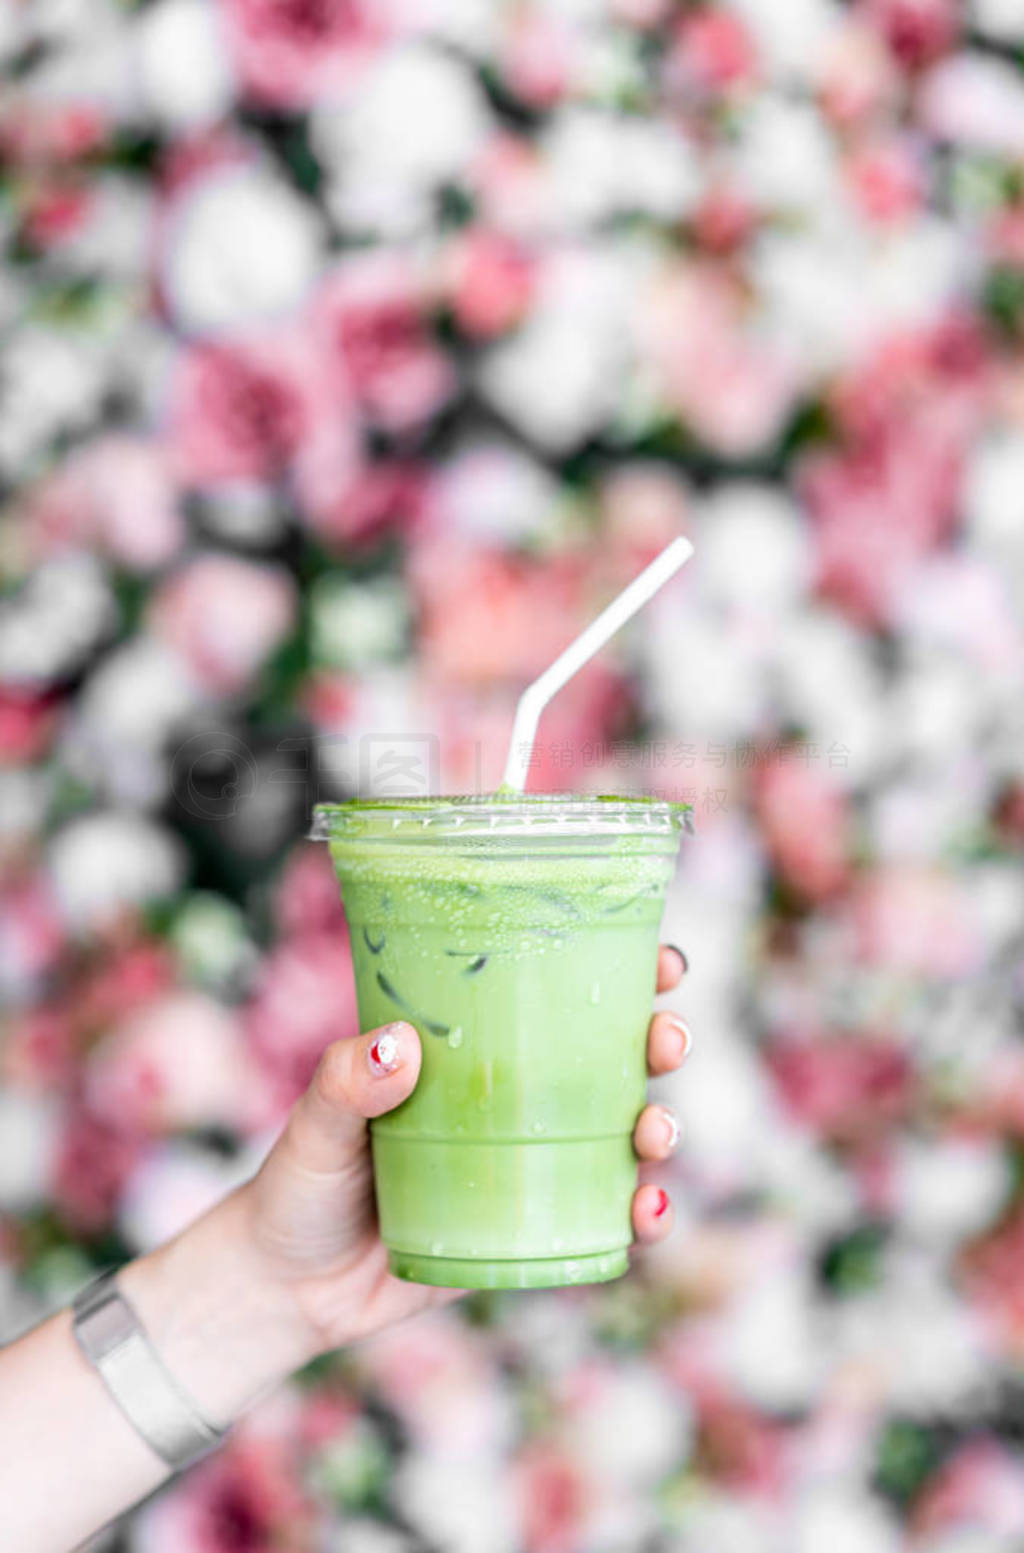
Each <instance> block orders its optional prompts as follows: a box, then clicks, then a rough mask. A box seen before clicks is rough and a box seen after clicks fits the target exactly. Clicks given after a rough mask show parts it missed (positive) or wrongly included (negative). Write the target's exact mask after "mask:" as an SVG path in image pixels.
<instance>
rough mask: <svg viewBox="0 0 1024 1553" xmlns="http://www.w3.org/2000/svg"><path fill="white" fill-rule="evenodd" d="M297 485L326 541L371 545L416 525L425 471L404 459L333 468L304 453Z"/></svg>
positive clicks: (311, 524)
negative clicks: (386, 536)
mask: <svg viewBox="0 0 1024 1553" xmlns="http://www.w3.org/2000/svg"><path fill="white" fill-rule="evenodd" d="M295 483H296V489H297V491H298V494H299V499H300V501H301V502H302V506H303V509H304V512H305V516H306V521H307V523H308V525H309V527H310V528H311V529H313V530H314V531H315V532H316V533H317V534H319V535H320V536H321V538H322V539H323V540H324V541H325V542H326V543H327V544H329V545H342V546H346V545H370V544H374V543H376V542H378V541H379V540H381V539H382V538H383V537H384V536H385V535H387V534H390V533H398V534H402V533H408V532H409V531H410V530H411V529H413V528H415V527H416V525H417V524H418V522H419V520H420V516H421V514H422V511H423V504H424V500H425V494H426V483H427V471H426V469H425V468H424V467H423V466H421V465H419V464H415V463H409V462H406V461H393V462H389V461H380V462H374V463H372V464H360V463H358V462H356V461H355V459H353V461H352V462H351V464H348V465H346V466H345V467H342V463H341V462H340V461H339V462H337V463H334V464H333V466H332V465H330V464H320V463H318V461H317V459H316V456H315V454H314V455H312V456H307V455H306V454H305V453H304V454H303V455H302V456H301V457H300V460H299V463H298V466H297V468H296V478H295Z"/></svg>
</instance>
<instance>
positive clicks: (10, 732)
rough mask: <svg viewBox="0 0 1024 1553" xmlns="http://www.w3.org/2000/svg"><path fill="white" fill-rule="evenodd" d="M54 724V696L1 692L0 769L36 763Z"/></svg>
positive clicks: (46, 743)
mask: <svg viewBox="0 0 1024 1553" xmlns="http://www.w3.org/2000/svg"><path fill="white" fill-rule="evenodd" d="M56 720H57V704H56V700H55V698H54V697H53V696H49V695H29V694H27V693H26V694H20V695H19V694H18V693H17V692H15V691H11V690H5V689H0V766H6V765H19V766H20V765H27V764H29V763H30V762H31V761H34V760H37V759H38V758H39V756H40V755H41V754H42V753H43V752H44V750H45V749H46V748H47V746H48V744H49V743H50V739H51V737H52V735H53V732H54V728H55V725H56Z"/></svg>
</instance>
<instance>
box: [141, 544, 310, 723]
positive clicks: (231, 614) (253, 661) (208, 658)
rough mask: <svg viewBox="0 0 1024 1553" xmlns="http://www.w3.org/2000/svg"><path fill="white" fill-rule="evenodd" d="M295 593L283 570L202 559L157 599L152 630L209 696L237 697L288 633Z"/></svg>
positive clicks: (226, 559) (214, 556)
mask: <svg viewBox="0 0 1024 1553" xmlns="http://www.w3.org/2000/svg"><path fill="white" fill-rule="evenodd" d="M295 609H296V600H295V589H294V585H293V583H292V581H291V578H290V577H289V576H288V575H287V573H286V572H284V571H283V570H282V569H281V568H279V567H276V566H266V565H263V564H261V563H258V562H255V561H243V560H241V559H239V558H237V557H234V556H227V555H217V554H214V553H212V552H211V553H207V554H205V555H202V556H199V557H197V558H196V559H195V560H192V561H189V562H188V563H187V565H185V566H183V567H182V568H181V569H180V570H179V571H177V572H176V573H175V574H174V575H173V576H171V577H169V578H168V579H167V581H166V582H164V583H163V584H162V585H161V586H160V588H159V589H158V590H157V591H156V593H155V595H154V597H153V600H152V602H151V605H150V623H151V625H152V628H153V630H154V631H155V632H156V633H157V635H159V636H162V637H163V638H164V640H165V641H167V642H169V643H170V644H171V646H172V647H174V648H176V649H177V651H178V652H179V653H180V654H181V656H182V658H183V659H184V660H185V661H186V662H187V663H188V664H189V666H190V667H191V668H192V669H193V670H194V672H195V673H196V675H197V676H198V677H199V679H200V680H201V681H202V683H203V684H204V685H206V686H208V687H209V688H210V689H211V690H213V691H219V692H222V693H230V692H232V691H235V690H240V689H241V688H242V686H243V685H245V683H246V682H247V680H248V679H249V678H250V676H251V675H253V674H254V673H255V672H256V671H257V670H258V669H259V668H260V667H261V665H262V664H263V663H264V662H265V661H266V659H267V658H268V657H269V655H270V654H271V653H272V652H273V651H274V649H275V647H277V646H278V644H279V643H280V642H281V641H282V639H283V638H284V637H285V636H286V635H287V633H288V632H289V630H290V629H291V627H292V624H293V622H294V619H295Z"/></svg>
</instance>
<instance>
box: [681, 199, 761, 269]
mask: <svg viewBox="0 0 1024 1553" xmlns="http://www.w3.org/2000/svg"><path fill="white" fill-rule="evenodd" d="M756 224H757V212H756V211H755V209H754V207H753V205H752V204H751V203H750V201H749V199H748V198H747V197H746V196H745V195H744V194H742V193H741V192H740V191H739V190H737V189H733V188H730V187H729V185H728V184H726V183H716V184H714V185H713V186H712V187H711V188H710V189H709V190H708V192H707V194H706V195H705V197H704V198H703V199H702V200H701V202H700V204H699V205H698V207H697V209H696V211H695V212H694V216H693V231H694V236H695V237H696V239H697V242H698V243H699V244H700V246H701V247H702V248H704V249H706V250H707V252H708V253H710V254H712V255H714V256H718V255H726V254H731V253H733V252H735V250H736V249H738V248H742V247H743V245H744V243H745V242H746V241H747V239H748V238H749V237H750V236H751V235H752V233H753V231H754V229H755V226H756Z"/></svg>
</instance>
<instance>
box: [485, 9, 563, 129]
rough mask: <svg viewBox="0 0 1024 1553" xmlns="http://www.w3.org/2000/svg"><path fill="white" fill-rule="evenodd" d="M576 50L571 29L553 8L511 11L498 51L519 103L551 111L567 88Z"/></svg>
mask: <svg viewBox="0 0 1024 1553" xmlns="http://www.w3.org/2000/svg"><path fill="white" fill-rule="evenodd" d="M575 50H578V45H577V44H576V42H575V40H574V37H573V32H572V28H571V26H570V25H569V23H568V22H567V21H566V20H564V19H561V18H559V16H558V13H557V10H555V9H554V8H550V7H549V8H544V7H540V6H524V7H521V8H518V9H517V10H514V11H513V12H512V13H511V17H510V20H509V22H508V23H507V26H506V33H505V37H504V38H503V40H502V49H501V74H502V79H503V81H504V83H505V85H506V86H507V87H508V90H509V91H510V92H511V93H512V94H513V96H515V97H518V98H519V100H520V102H525V103H529V104H530V106H531V107H533V108H552V107H554V106H555V104H556V103H557V102H559V101H560V99H561V98H562V97H564V96H565V94H566V92H567V91H568V89H569V86H570V83H571V80H572V72H573V66H574V51H575Z"/></svg>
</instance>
